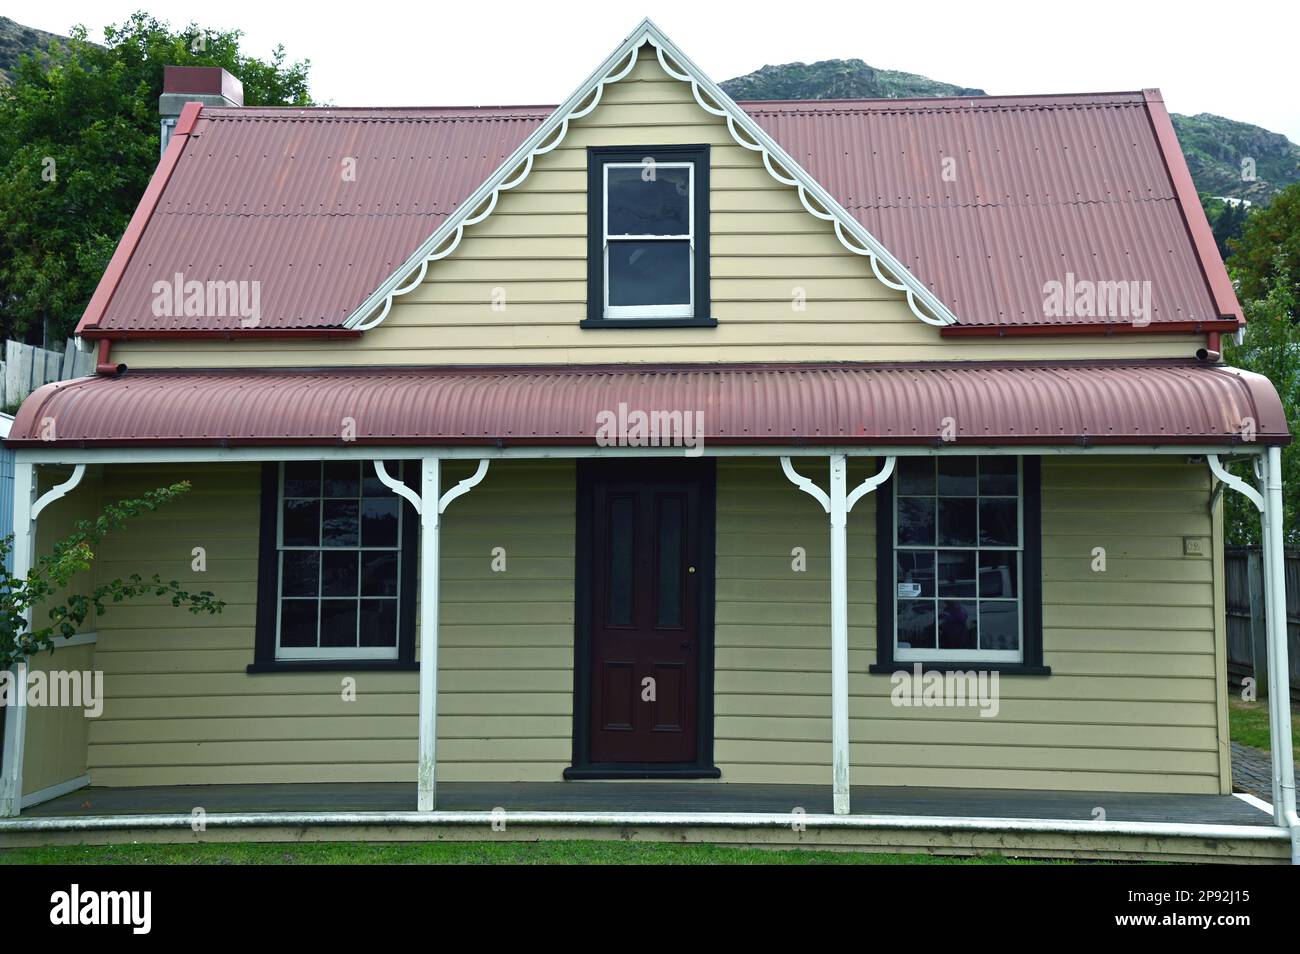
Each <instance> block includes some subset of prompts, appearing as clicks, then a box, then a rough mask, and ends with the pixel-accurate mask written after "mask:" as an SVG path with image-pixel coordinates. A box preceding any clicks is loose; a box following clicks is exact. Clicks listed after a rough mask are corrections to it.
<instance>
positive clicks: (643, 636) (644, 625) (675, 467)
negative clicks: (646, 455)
mask: <svg viewBox="0 0 1300 954" xmlns="http://www.w3.org/2000/svg"><path fill="white" fill-rule="evenodd" d="M637 463H638V464H639V466H631V462H628V463H624V462H622V461H619V462H613V463H609V464H598V463H593V464H592V465H591V469H590V470H589V472H588V477H589V480H590V484H589V486H590V488H591V493H590V497H589V500H590V506H591V515H590V516H591V523H590V526H591V535H592V538H591V541H590V543H591V547H590V551H591V578H590V584H591V585H590V599H591V607H590V637H589V641H590V649H591V658H590V667H589V670H588V672H589V676H588V678H589V679H590V685H589V689H588V698H589V747H590V748H589V755H588V758H589V760H590V762H591V763H603V764H610V763H629V764H638V763H640V764H655V763H678V764H689V763H694V762H696V761H697V759H698V757H699V755H700V753H699V734H698V728H699V725H698V721H697V720H698V719H699V717H700V713H699V688H700V681H699V680H700V675H701V674H700V666H701V647H700V638H699V637H700V633H699V626H700V612H699V609H700V599H701V589H702V586H703V581H705V580H706V579H711V578H712V573H705V572H701V571H702V569H707V568H703V564H702V560H704V559H712V554H707V555H705V554H703V553H702V552H701V550H702V537H703V536H704V535H703V534H702V532H701V526H702V524H701V516H702V513H701V511H702V508H703V507H705V506H712V494H711V492H710V491H711V482H710V481H709V480H708V473H707V472H706V469H705V468H704V467H703V466H694V465H698V464H700V463H701V462H698V461H664V462H662V463H659V462H648V461H641V462H637Z"/></svg>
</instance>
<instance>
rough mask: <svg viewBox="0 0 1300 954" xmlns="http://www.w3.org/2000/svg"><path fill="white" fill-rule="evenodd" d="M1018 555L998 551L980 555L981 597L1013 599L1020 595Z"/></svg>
mask: <svg viewBox="0 0 1300 954" xmlns="http://www.w3.org/2000/svg"><path fill="white" fill-rule="evenodd" d="M1018 590H1019V585H1018V577H1017V575H1016V554H1014V553H1006V552H999V551H997V550H992V551H988V552H985V553H981V554H980V596H981V597H1001V598H1012V597H1015V596H1016V595H1018Z"/></svg>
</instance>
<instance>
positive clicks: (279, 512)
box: [275, 463, 406, 659]
mask: <svg viewBox="0 0 1300 954" xmlns="http://www.w3.org/2000/svg"><path fill="white" fill-rule="evenodd" d="M364 467H365V465H364V464H363V465H362V475H361V476H362V484H361V488H359V490H360V489H362V488H364V486H365V472H364ZM279 470H280V475H279V480H278V481H277V484H276V501H275V511H276V513H275V564H276V578H275V658H276V659H397V658H398V655H399V653H400V649H401V642H402V557H403V553H402V541H403V534H404V532H405V525H404V521H405V519H406V515H405V514H406V508H405V507H398V508H397V545H396V546H395V547H362V546H361V538H360V526H358V528H357V532H358V537H357V546H355V547H326V546H324V545H320V546H314V547H303V546H285V545H284V501H285V495H284V478H285V468H284V464H283V463H281V464H280V465H279ZM324 479H325V476H324V471H323V470H322V473H321V481H322V484H321V491H320V494H321V495H320V500H321V507H322V510H321V513H322V514H323V513H324V501H325V500H326V499H327V498H326V497H325V495H324ZM363 499H364V497H359V498H358V500H359V501H360V500H363ZM358 520H360V514H359V513H358ZM318 521H319V518H318ZM320 533H321V534H322V539H323V534H324V528H323V527H321V528H320ZM363 549H365V550H385V551H390V552H395V553H396V554H397V592H396V595H394V596H392V597H370V598H371V599H392V600H393V601H394V608H395V615H396V619H397V630H396V632H395V634H394V636H395V638H394V642H393V645H392V646H362V645H360V643H361V607H360V605H359V604H360V600H361V599H362V598H363V597H360V596H358V597H357V601H358V606H357V645H356V646H321V645H320V627H321V623H320V617H321V612H320V608H319V604H320V602H321V601H322V600H323V599H336V598H337V599H344V598H346V597H322V596H321V574H322V573H324V571H325V559H324V556H323V555H322V556H321V557H320V558H318V559H317V561H316V573H317V578H316V596H315V598H314V601H315V602H316V603H317V611H316V645H315V646H281V645H280V632H281V620H280V616H281V611H282V609H283V607H284V554H285V552H286V551H301V550H315V551H317V552H318V553H321V554H324V552H325V551H326V550H354V551H360V550H363ZM358 585H360V584H358ZM290 599H301V600H303V601H304V602H305V601H307V600H311V599H313V598H312V597H306V596H304V597H290Z"/></svg>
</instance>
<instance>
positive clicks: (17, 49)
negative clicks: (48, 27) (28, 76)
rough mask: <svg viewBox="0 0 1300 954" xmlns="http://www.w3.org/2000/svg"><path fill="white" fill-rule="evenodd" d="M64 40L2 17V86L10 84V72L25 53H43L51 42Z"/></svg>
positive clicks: (0, 48) (0, 77)
mask: <svg viewBox="0 0 1300 954" xmlns="http://www.w3.org/2000/svg"><path fill="white" fill-rule="evenodd" d="M62 39H63V37H61V36H58V35H57V34H54V33H46V32H45V31H44V30H37V29H35V28H34V27H29V26H23V25H22V24H21V23H15V22H14V21H13V20H10V19H9V18H8V17H0V84H6V83H8V82H9V71H10V70H12V69H13V68H14V67H15V66H17V65H18V58H19V57H20V56H22V55H23V54H24V53H34V52H37V51H43V50H45V49H47V48H48V47H49V45H50V41H51V40H62Z"/></svg>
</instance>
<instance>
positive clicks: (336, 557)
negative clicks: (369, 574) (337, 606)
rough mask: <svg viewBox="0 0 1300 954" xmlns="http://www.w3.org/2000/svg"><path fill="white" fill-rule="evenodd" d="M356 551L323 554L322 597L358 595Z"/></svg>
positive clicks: (336, 551) (326, 551)
mask: <svg viewBox="0 0 1300 954" xmlns="http://www.w3.org/2000/svg"><path fill="white" fill-rule="evenodd" d="M359 556H360V554H358V553H357V551H356V550H325V551H323V552H322V553H321V580H320V588H321V595H322V596H356V595H357V558H358V557H359Z"/></svg>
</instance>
